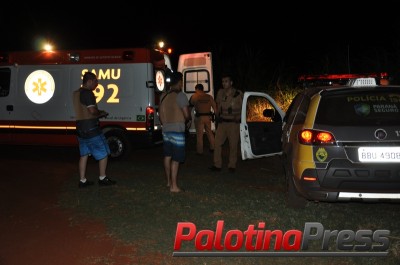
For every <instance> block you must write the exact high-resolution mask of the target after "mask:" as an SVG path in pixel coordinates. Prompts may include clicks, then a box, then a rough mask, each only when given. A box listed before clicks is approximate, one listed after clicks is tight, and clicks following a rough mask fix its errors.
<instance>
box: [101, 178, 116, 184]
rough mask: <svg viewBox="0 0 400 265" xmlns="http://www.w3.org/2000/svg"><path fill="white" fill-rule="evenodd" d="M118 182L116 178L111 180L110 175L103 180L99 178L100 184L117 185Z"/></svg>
mask: <svg viewBox="0 0 400 265" xmlns="http://www.w3.org/2000/svg"><path fill="white" fill-rule="evenodd" d="M115 184H117V182H116V181H115V180H111V179H109V178H108V177H105V178H104V179H103V180H100V179H99V185H100V186H111V185H115Z"/></svg>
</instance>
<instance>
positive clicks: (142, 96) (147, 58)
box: [0, 48, 212, 158]
mask: <svg viewBox="0 0 400 265" xmlns="http://www.w3.org/2000/svg"><path fill="white" fill-rule="evenodd" d="M206 54H208V53H206ZM182 70H184V69H182ZM87 71H89V72H93V73H95V74H96V75H97V78H98V80H99V85H98V87H97V89H96V90H95V91H94V93H95V96H96V101H97V104H98V107H99V109H102V110H105V111H107V112H108V113H109V115H108V116H107V117H106V118H102V119H101V126H102V129H103V132H104V133H105V136H106V138H107V140H108V143H109V146H110V149H111V157H112V158H122V157H124V156H126V155H127V154H129V152H130V150H131V149H132V148H133V147H135V146H139V145H140V146H143V145H145V146H153V145H156V144H159V143H162V134H161V124H160V120H159V117H158V103H159V98H160V94H161V93H162V92H163V91H164V90H165V89H168V82H167V77H168V74H169V73H171V72H172V71H173V70H172V66H171V60H170V58H169V55H168V54H167V53H165V52H163V51H161V50H156V49H153V48H127V49H96V50H63V51H17V52H9V53H0V108H1V110H0V144H11V145H38V146H44V145H46V146H75V145H77V139H76V127H75V113H74V109H73V105H72V93H73V91H74V90H77V89H78V88H79V87H80V86H81V84H82V76H83V74H84V73H85V72H87ZM195 71H196V70H193V71H192V72H190V74H189V73H187V75H186V77H187V78H188V77H189V76H193V75H196V74H195ZM201 73H202V72H199V74H198V75H197V76H198V78H197V79H196V82H197V81H201V80H203V79H202V78H200V77H201V76H202V75H201ZM190 80H191V79H190ZM210 81H212V78H211V77H210V76H208V77H207V82H210ZM185 82H186V81H185ZM191 82H192V81H190V82H189V84H186V85H185V87H187V88H190V87H191V86H192V84H191Z"/></svg>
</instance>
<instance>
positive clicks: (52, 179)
mask: <svg viewBox="0 0 400 265" xmlns="http://www.w3.org/2000/svg"><path fill="white" fill-rule="evenodd" d="M75 152H76V150H75V149H73V148H72V149H50V148H49V149H46V148H44V149H43V148H40V149H38V148H34V147H32V148H26V147H25V148H23V147H2V152H1V155H0V166H1V182H2V183H1V186H0V191H1V192H0V201H1V203H0V211H1V218H0V226H1V227H2V231H1V235H0V265H22V264H29V265H36V264H37V265H55V264H57V265H73V264H76V265H80V264H85V265H87V264H140V263H141V262H139V261H134V260H133V258H132V257H133V256H134V255H132V254H133V253H134V252H135V249H133V247H132V246H129V245H124V244H122V243H121V242H119V241H117V240H116V239H114V238H111V237H110V236H108V235H107V232H106V229H105V226H104V225H103V224H102V222H100V221H98V220H82V221H81V222H79V223H78V224H76V223H74V224H72V222H71V219H70V216H71V215H70V213H68V211H66V210H64V209H62V208H61V207H59V205H58V204H57V198H58V197H57V196H58V193H59V191H60V189H61V188H62V184H63V182H64V181H65V180H67V179H68V178H71V176H70V175H69V173H70V172H73V171H74V170H76V166H77V163H76V162H77V158H78V156H77V154H76V153H75ZM60 155H61V158H60ZM32 172H34V173H32Z"/></svg>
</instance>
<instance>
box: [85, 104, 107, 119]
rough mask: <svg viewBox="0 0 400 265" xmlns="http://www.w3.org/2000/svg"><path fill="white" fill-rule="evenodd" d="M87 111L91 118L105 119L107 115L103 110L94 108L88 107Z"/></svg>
mask: <svg viewBox="0 0 400 265" xmlns="http://www.w3.org/2000/svg"><path fill="white" fill-rule="evenodd" d="M88 110H89V112H90V114H92V115H93V116H95V117H97V118H103V117H107V115H108V112H106V111H104V110H99V109H98V108H97V107H96V106H89V107H88Z"/></svg>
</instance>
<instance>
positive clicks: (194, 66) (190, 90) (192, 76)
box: [178, 52, 215, 133]
mask: <svg viewBox="0 0 400 265" xmlns="http://www.w3.org/2000/svg"><path fill="white" fill-rule="evenodd" d="M178 72H182V74H183V81H184V82H183V92H184V93H185V94H186V96H187V97H188V99H190V97H191V96H192V95H193V94H194V92H195V86H196V84H203V86H204V92H205V93H207V94H209V95H211V96H212V97H214V80H213V69H212V56H211V52H200V53H190V54H182V55H180V56H179V61H178ZM193 117H194V111H193V110H192V120H193ZM211 127H212V130H215V124H214V123H212V125H211ZM189 131H190V132H191V133H195V132H196V129H195V127H194V122H192V124H191V126H190V128H189Z"/></svg>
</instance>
